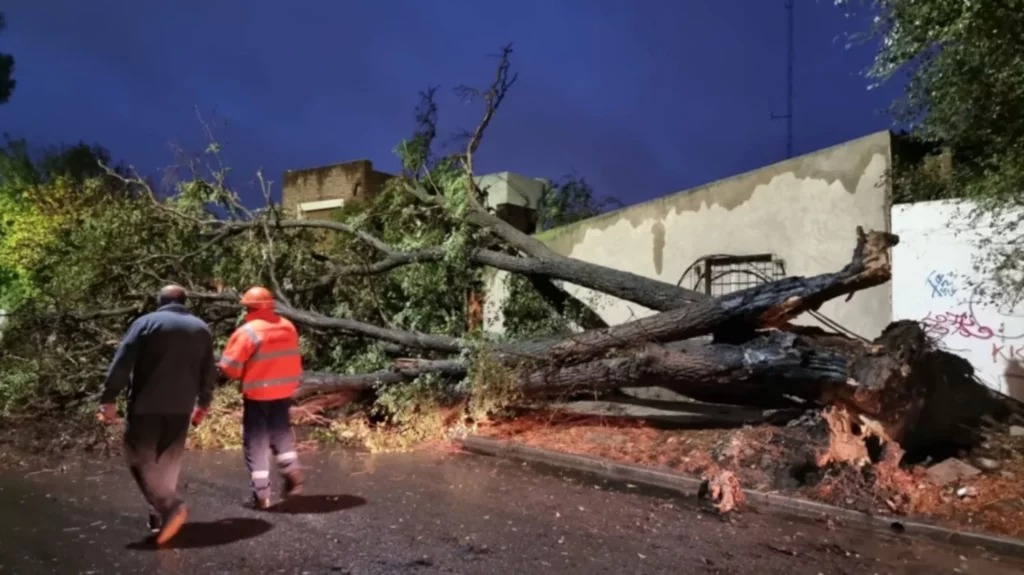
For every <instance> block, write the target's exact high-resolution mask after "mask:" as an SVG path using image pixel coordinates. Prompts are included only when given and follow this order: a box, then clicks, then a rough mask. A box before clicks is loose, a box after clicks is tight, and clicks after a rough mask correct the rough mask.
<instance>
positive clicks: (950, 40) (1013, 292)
mask: <svg viewBox="0 0 1024 575" xmlns="http://www.w3.org/2000/svg"><path fill="white" fill-rule="evenodd" d="M836 3H837V4H838V5H840V6H844V7H846V8H849V9H858V8H860V9H867V10H869V11H870V13H871V14H872V15H873V16H874V18H873V21H872V26H871V27H870V29H869V30H866V31H864V32H863V33H862V34H859V35H858V38H859V39H860V40H869V41H872V42H877V43H878V52H877V54H876V56H875V59H874V64H873V66H872V67H871V68H870V70H869V71H868V76H869V77H870V78H871V79H873V80H874V81H877V82H885V81H895V82H903V83H904V85H905V91H904V96H903V97H902V98H900V99H899V100H898V101H897V102H895V103H894V105H893V108H892V112H893V115H894V118H895V119H896V121H897V122H898V123H900V124H902V125H903V126H905V127H906V128H907V129H908V130H909V131H910V133H911V134H912V135H914V136H915V137H917V138H919V139H921V140H924V141H926V142H931V143H932V146H931V149H930V150H927V151H926V152H924V153H920V152H921V151H920V150H918V152H919V153H917V154H911V155H910V156H909V157H910V158H911V161H904V162H902V163H899V162H898V163H897V168H898V169H899V172H898V173H896V174H895V181H894V185H895V187H896V192H897V198H896V199H897V201H919V200H931V199H943V198H966V199H970V200H973V201H974V202H975V205H976V206H978V209H977V210H976V211H975V212H974V213H973V216H975V217H986V218H992V221H995V222H997V223H996V225H995V229H994V235H995V236H997V237H999V241H998V242H993V243H992V244H990V245H986V246H985V249H986V251H987V252H988V254H989V255H988V257H986V258H985V262H984V263H983V264H982V267H984V268H985V269H986V271H988V272H989V273H987V274H985V275H986V277H988V278H990V279H994V280H995V282H994V283H995V284H996V288H995V292H998V293H993V296H995V297H999V298H1000V299H1003V298H1007V299H1010V300H1012V301H1017V300H1019V299H1020V297H1021V293H1022V288H1024V258H1022V257H1021V255H1022V254H1024V231H1022V230H1021V228H1020V227H1019V225H1018V222H1019V221H1020V219H1021V218H1020V216H1019V213H1018V212H1017V210H1019V209H1021V208H1022V207H1024V0H996V1H987V2H965V1H963V0H930V1H928V2H921V1H916V0H862V1H858V0H836ZM942 151H945V152H946V153H948V154H949V159H950V161H949V162H948V163H947V164H946V165H945V166H943V165H942V162H941V161H936V159H935V156H936V154H938V153H940V152H942ZM904 158H905V159H906V158H907V156H904Z"/></svg>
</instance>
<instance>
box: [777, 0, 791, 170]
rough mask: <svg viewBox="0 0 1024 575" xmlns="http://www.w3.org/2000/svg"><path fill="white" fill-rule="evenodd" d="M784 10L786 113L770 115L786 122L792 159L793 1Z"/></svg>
mask: <svg viewBox="0 0 1024 575" xmlns="http://www.w3.org/2000/svg"><path fill="white" fill-rule="evenodd" d="M785 8H786V113H785V114H774V113H773V114H772V119H773V120H786V158H792V157H793V0H785Z"/></svg>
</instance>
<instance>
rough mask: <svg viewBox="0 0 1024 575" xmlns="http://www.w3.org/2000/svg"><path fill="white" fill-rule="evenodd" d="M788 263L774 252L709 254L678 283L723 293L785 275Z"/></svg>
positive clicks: (689, 269) (697, 289)
mask: <svg viewBox="0 0 1024 575" xmlns="http://www.w3.org/2000/svg"><path fill="white" fill-rule="evenodd" d="M785 275H786V270H785V264H784V263H783V261H782V260H780V259H777V258H775V257H774V256H773V255H772V254H757V255H750V256H728V255H715V256H706V257H703V258H701V259H700V260H698V261H697V262H695V263H694V265H692V266H690V268H688V269H687V271H686V273H685V274H684V275H683V277H682V278H680V281H679V284H678V285H685V286H687V287H689V288H690V289H693V290H696V291H702V292H704V293H706V294H708V295H710V296H712V297H714V296H720V295H724V294H727V293H731V292H734V291H739V290H743V289H747V288H750V287H754V286H756V285H760V284H763V283H768V282H772V281H775V280H778V279H781V278H783V277H785Z"/></svg>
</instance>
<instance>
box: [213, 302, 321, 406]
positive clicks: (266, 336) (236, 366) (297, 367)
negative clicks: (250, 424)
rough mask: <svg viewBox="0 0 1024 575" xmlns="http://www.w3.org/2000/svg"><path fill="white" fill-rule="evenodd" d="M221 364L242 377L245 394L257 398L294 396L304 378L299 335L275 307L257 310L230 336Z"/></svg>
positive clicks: (230, 374) (224, 369) (232, 374)
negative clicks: (276, 311)
mask: <svg viewBox="0 0 1024 575" xmlns="http://www.w3.org/2000/svg"><path fill="white" fill-rule="evenodd" d="M218 366H219V367H220V369H221V371H222V372H223V373H224V375H226V376H227V377H229V378H231V379H237V380H241V382H242V395H243V396H245V397H246V398H247V399H252V400H256V401H272V400H275V399H285V398H287V397H291V396H292V394H293V393H295V390H296V389H298V387H299V383H300V380H301V378H302V355H301V354H300V352H299V334H298V332H297V331H296V330H295V326H294V325H292V322H290V321H288V320H287V319H286V318H283V317H281V316H279V315H277V314H276V313H274V311H273V310H255V311H252V312H250V313H249V314H248V315H246V316H245V324H243V325H242V327H240V328H238V329H236V330H235V332H234V333H232V334H231V338H230V339H228V345H227V346H226V347H225V348H224V353H223V355H221V358H220V362H218Z"/></svg>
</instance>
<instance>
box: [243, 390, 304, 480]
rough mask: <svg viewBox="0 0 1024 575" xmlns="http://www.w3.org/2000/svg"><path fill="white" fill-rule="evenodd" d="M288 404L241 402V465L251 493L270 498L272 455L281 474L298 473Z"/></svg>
mask: <svg viewBox="0 0 1024 575" xmlns="http://www.w3.org/2000/svg"><path fill="white" fill-rule="evenodd" d="M291 406H292V400H291V399H290V398H289V399H277V400H273V401H256V400H252V399H245V400H244V406H243V411H242V447H243V449H244V450H245V465H246V467H248V469H249V477H250V478H251V480H252V492H253V494H254V495H255V496H256V497H258V498H260V499H266V498H269V497H270V454H271V453H273V454H274V456H275V457H274V458H275V460H276V462H277V468H278V470H279V471H280V472H281V473H285V474H286V473H291V472H293V471H298V468H299V457H298V454H297V453H296V452H295V436H294V435H293V434H292V422H291V414H290V411H289V410H290V408H291Z"/></svg>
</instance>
